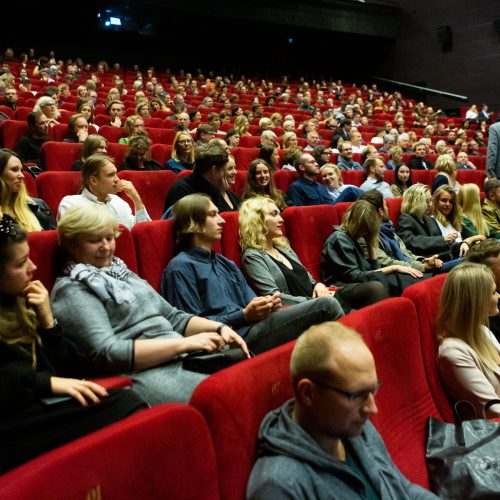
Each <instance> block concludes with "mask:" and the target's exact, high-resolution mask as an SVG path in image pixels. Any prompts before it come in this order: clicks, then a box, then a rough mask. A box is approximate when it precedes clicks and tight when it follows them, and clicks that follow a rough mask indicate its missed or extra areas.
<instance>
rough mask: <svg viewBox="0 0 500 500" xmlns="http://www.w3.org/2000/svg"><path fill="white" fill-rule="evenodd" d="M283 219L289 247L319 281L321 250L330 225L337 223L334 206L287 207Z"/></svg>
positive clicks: (329, 232) (328, 234) (330, 228)
mask: <svg viewBox="0 0 500 500" xmlns="http://www.w3.org/2000/svg"><path fill="white" fill-rule="evenodd" d="M283 219H284V221H285V228H286V234H287V237H288V239H289V240H290V245H291V247H292V248H293V249H294V251H295V252H296V254H297V255H298V257H299V259H300V261H301V262H302V264H303V265H304V267H305V268H306V269H307V270H308V271H309V272H310V273H311V274H312V275H313V277H314V279H315V280H317V281H321V271H320V261H321V251H322V250H323V245H324V244H325V241H326V239H327V238H328V236H330V234H331V233H332V227H333V226H334V225H336V224H338V218H337V214H336V212H335V209H334V206H333V205H319V206H313V207H288V208H287V209H286V210H285V211H284V212H283Z"/></svg>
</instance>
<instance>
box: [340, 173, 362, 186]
mask: <svg viewBox="0 0 500 500" xmlns="http://www.w3.org/2000/svg"><path fill="white" fill-rule="evenodd" d="M365 178H366V176H365V172H364V170H342V182H343V183H344V184H352V185H353V186H358V187H359V186H361V184H363V182H365Z"/></svg>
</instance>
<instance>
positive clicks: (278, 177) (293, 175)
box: [273, 170, 299, 193]
mask: <svg viewBox="0 0 500 500" xmlns="http://www.w3.org/2000/svg"><path fill="white" fill-rule="evenodd" d="M298 178H299V174H298V173H297V172H295V171H293V170H277V171H276V172H274V174H273V180H274V185H275V186H276V187H277V188H278V189H279V190H281V191H283V192H284V193H286V192H287V191H288V188H289V187H290V184H292V182H295V181H296V180H297V179H298Z"/></svg>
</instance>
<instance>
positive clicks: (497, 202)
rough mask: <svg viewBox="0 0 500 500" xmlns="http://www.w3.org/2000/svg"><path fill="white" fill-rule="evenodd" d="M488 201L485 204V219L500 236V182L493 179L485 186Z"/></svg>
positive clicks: (483, 210)
mask: <svg viewBox="0 0 500 500" xmlns="http://www.w3.org/2000/svg"><path fill="white" fill-rule="evenodd" d="M484 194H485V195H486V199H485V200H484V203H483V209H482V212H483V217H484V220H485V221H486V223H487V224H488V226H489V227H490V228H491V229H492V230H493V231H494V232H495V233H496V234H500V180H498V179H492V180H489V181H487V182H486V183H485V184H484Z"/></svg>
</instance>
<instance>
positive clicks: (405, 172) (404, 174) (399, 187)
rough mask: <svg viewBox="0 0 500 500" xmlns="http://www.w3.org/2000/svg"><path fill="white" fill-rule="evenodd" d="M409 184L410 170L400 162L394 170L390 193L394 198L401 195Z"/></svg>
mask: <svg viewBox="0 0 500 500" xmlns="http://www.w3.org/2000/svg"><path fill="white" fill-rule="evenodd" d="M411 184H412V182H411V170H410V169H409V168H408V167H407V166H406V165H405V164H404V163H401V165H398V166H397V167H396V171H395V172H394V184H391V191H392V194H393V195H394V197H395V198H398V197H401V196H403V194H404V192H405V191H406V190H407V189H408V188H409V187H410V186H411Z"/></svg>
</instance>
